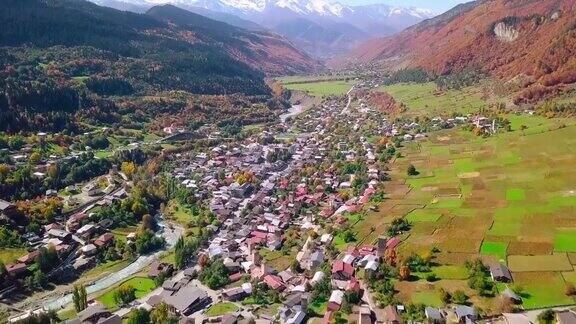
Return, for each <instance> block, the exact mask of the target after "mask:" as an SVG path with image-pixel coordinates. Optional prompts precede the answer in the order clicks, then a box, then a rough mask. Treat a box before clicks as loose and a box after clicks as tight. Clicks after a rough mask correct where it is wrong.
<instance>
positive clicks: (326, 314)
mask: <svg viewBox="0 0 576 324" xmlns="http://www.w3.org/2000/svg"><path fill="white" fill-rule="evenodd" d="M363 86H364V87H372V86H373V85H372V84H371V83H370V82H367V83H365V84H364V83H361V84H360V85H359V88H361V87H363ZM349 96H350V94H349ZM387 118H388V117H387V116H386V115H384V114H382V112H380V111H378V110H377V109H375V108H373V107H370V105H369V104H367V103H365V102H364V101H363V99H362V98H357V100H351V99H350V97H333V98H328V99H326V100H324V101H323V102H322V104H321V105H320V106H317V107H314V109H309V110H306V111H304V112H303V113H301V114H300V115H297V116H294V117H290V118H288V120H287V121H286V122H284V123H282V124H280V125H277V126H275V127H273V128H270V129H266V130H264V131H262V132H261V133H257V134H254V135H252V136H250V137H248V138H246V139H243V140H239V141H229V142H226V143H223V144H218V145H216V146H214V147H211V148H209V149H208V150H202V149H201V150H193V151H189V152H181V153H177V154H173V155H170V156H169V157H168V161H169V162H168V163H169V164H170V166H171V171H170V177H171V178H172V179H173V180H174V184H175V186H176V187H177V188H178V190H181V191H184V192H186V193H187V195H188V197H187V198H186V199H188V200H189V201H193V202H194V205H201V206H205V208H206V209H207V210H208V211H209V213H210V214H211V215H213V219H212V222H211V223H210V224H207V225H206V226H205V229H206V230H207V231H208V233H210V235H209V238H208V239H207V240H206V242H204V243H203V244H202V245H201V248H200V249H199V251H197V252H196V253H194V255H193V256H191V257H190V258H189V259H187V260H185V261H186V262H185V263H186V264H185V265H184V267H182V268H180V269H176V268H175V267H174V265H173V264H171V263H169V262H163V261H160V260H159V259H158V257H157V256H158V255H159V254H158V253H155V252H154V251H155V250H153V249H152V250H146V251H142V255H143V256H144V255H148V254H150V253H152V255H151V256H149V257H147V258H146V259H145V262H144V264H145V265H146V267H141V269H148V270H147V271H148V272H147V276H148V277H149V278H152V279H155V280H156V279H157V278H162V279H163V280H162V281H160V282H159V285H158V287H157V288H156V289H154V290H153V291H152V292H150V293H148V294H146V295H145V296H142V297H139V298H138V299H137V300H135V301H132V302H130V303H127V304H125V305H122V306H121V307H120V308H119V309H118V310H115V311H110V310H109V309H107V308H106V307H105V306H104V305H103V304H102V303H100V302H98V301H97V300H91V301H90V302H89V303H88V305H86V307H85V309H83V310H81V311H79V312H78V313H77V315H76V317H75V318H74V319H71V320H68V321H67V323H122V319H123V318H126V317H128V316H129V315H130V314H131V312H133V311H134V309H144V310H146V311H151V310H154V309H155V308H157V307H159V305H168V307H169V308H170V309H171V310H172V312H173V313H174V314H175V316H177V317H178V318H179V319H180V322H181V323H202V322H206V321H208V322H222V323H236V322H246V321H249V320H255V322H256V323H275V322H280V323H291V324H292V323H294V324H296V323H305V322H307V321H309V320H310V319H314V320H317V321H321V322H322V323H332V322H334V321H336V322H357V323H361V324H364V323H400V322H404V321H405V320H404V318H405V317H403V316H404V315H405V314H406V313H409V312H412V311H414V310H411V309H407V308H406V306H404V305H401V304H387V303H386V302H385V300H386V299H385V297H386V296H387V295H391V294H393V291H392V292H390V291H389V288H386V287H384V286H386V282H389V281H390V271H396V270H393V269H394V268H396V267H397V266H398V264H397V261H398V260H396V257H395V255H396V252H395V249H396V248H397V246H398V245H399V244H401V243H402V239H401V238H402V237H403V235H402V234H403V233H404V232H405V231H408V230H409V224H408V223H407V222H402V221H399V222H397V223H396V224H395V226H394V228H392V229H389V230H388V231H386V232H383V233H373V235H372V237H373V238H374V239H373V240H372V241H360V242H358V241H357V238H356V237H354V235H353V234H352V233H351V231H349V228H350V227H352V226H354V225H355V223H357V222H358V221H359V220H361V218H362V217H365V215H366V214H368V213H376V212H378V211H379V203H380V202H381V201H382V200H383V199H384V197H385V195H386V185H385V182H386V181H388V180H389V179H390V175H389V174H388V165H387V164H388V163H389V162H390V161H391V160H392V159H393V158H394V157H395V156H397V154H398V152H397V151H396V148H397V147H399V146H401V145H402V143H403V142H410V141H418V140H422V139H425V138H426V137H427V134H426V132H425V130H427V129H430V130H434V129H448V128H453V127H458V126H467V125H472V127H473V128H474V129H481V130H484V131H485V132H486V134H490V133H494V132H496V131H497V127H496V125H497V122H496V120H495V119H491V118H487V117H484V116H478V115H477V116H456V117H452V118H442V117H435V118H432V119H431V120H429V121H427V124H426V125H420V124H419V123H418V122H416V121H414V120H410V119H406V120H404V121H402V122H401V123H398V122H390V121H388V119H387ZM165 132H166V133H167V134H168V135H171V134H172V129H169V130H165ZM214 136H216V137H217V136H218V134H214ZM375 136H379V137H386V138H390V139H392V140H391V141H388V142H384V143H374V142H373V141H371V140H370V139H371V137H375ZM409 172H410V171H409ZM38 176H40V175H38ZM67 191H70V192H74V193H75V194H72V195H69V196H66V197H63V198H61V199H62V200H64V201H65V204H66V206H69V207H71V208H69V211H67V212H66V213H62V215H59V216H58V217H56V218H55V219H54V222H53V223H51V224H49V225H46V226H44V228H43V230H42V232H43V236H41V237H40V236H38V235H35V234H33V233H30V235H26V236H25V237H24V238H25V240H26V241H27V244H28V246H29V248H30V250H31V252H29V253H28V254H26V255H23V256H21V257H20V258H18V261H17V262H16V263H12V264H7V265H6V271H7V274H8V276H9V277H11V278H13V280H18V279H22V278H24V277H26V276H28V275H30V271H31V266H33V265H34V264H35V263H36V262H37V260H38V258H39V255H40V254H46V253H47V252H46V251H51V250H52V249H54V250H55V252H56V254H57V259H58V260H60V262H58V263H57V266H56V263H54V264H52V266H53V268H52V269H50V271H49V272H48V273H47V274H46V275H47V277H48V278H51V277H59V276H62V275H63V274H66V273H68V272H69V271H72V272H73V273H76V274H81V273H82V272H83V271H85V270H86V269H89V268H91V267H93V266H94V265H95V263H96V262H95V260H96V259H97V258H98V256H99V255H102V254H103V253H105V252H106V251H108V250H109V248H110V247H112V246H115V239H116V236H115V235H114V234H112V233H111V232H110V231H109V230H108V229H109V228H111V227H113V223H114V220H113V219H111V218H108V217H102V218H100V219H98V217H95V216H96V212H94V209H95V208H96V209H101V208H102V207H104V206H111V205H113V204H115V203H121V202H122V201H124V200H126V199H131V198H132V197H131V191H132V183H131V181H130V176H129V175H127V174H126V173H125V172H124V171H123V170H119V168H118V167H117V166H113V167H112V168H111V169H110V172H109V173H108V174H106V175H104V176H101V177H99V178H98V179H97V180H94V181H89V182H87V183H86V184H85V185H84V186H83V187H81V188H77V187H76V186H71V187H70V188H67ZM45 196H46V197H59V196H60V195H59V194H58V193H57V192H54V191H49V192H48V191H47V192H46V195H45ZM71 201H75V202H74V203H73V204H72V203H71ZM0 210H1V211H2V215H3V217H5V219H7V220H10V219H11V218H14V214H15V213H16V211H15V206H14V205H13V204H11V203H10V202H7V201H0ZM154 215H155V216H154V217H153V218H154V223H155V224H156V226H154V227H155V229H156V233H155V236H156V237H157V238H159V239H160V240H162V241H163V244H166V246H165V247H164V248H163V250H168V249H169V248H171V247H173V246H174V245H175V244H177V243H176V241H177V240H179V239H180V238H181V236H182V232H183V231H184V229H182V228H179V226H180V225H174V224H172V223H171V221H167V220H166V219H165V215H162V213H154ZM96 219H98V221H95V220H96ZM181 225H182V224H181ZM173 226H177V227H178V228H177V229H174V228H173ZM374 231H375V230H374V229H371V231H370V232H374ZM170 233H172V234H173V235H172V236H173V237H169V236H167V234H170ZM138 235H141V234H137V233H136V232H130V233H127V235H126V244H127V245H128V246H130V245H132V246H134V245H135V244H136V241H137V240H138ZM350 243H353V244H350ZM124 249H125V248H124ZM119 252H120V251H119ZM141 258H142V257H141ZM278 260H282V261H283V262H278ZM489 269H490V274H491V276H492V279H493V280H495V281H501V282H509V281H511V276H510V271H509V270H508V269H507V268H506V266H505V265H503V264H493V265H490V268H489ZM216 270H217V271H218V275H219V276H223V277H224V278H218V281H219V282H218V283H215V284H212V282H210V281H208V280H206V278H207V277H210V276H211V275H213V274H211V273H210V272H211V271H214V272H216ZM399 271H400V273H399V276H400V280H402V279H407V278H408V277H409V276H410V274H409V273H408V274H406V273H405V272H406V270H405V269H403V267H402V266H401V267H400V268H399ZM214 275H215V274H214ZM382 285H384V286H382ZM16 287H17V285H12V286H9V287H8V288H7V289H5V290H3V296H4V298H10V297H8V296H12V295H13V294H14V293H16V290H17V288H16ZM506 296H507V298H509V299H510V300H511V301H513V302H515V303H516V302H518V301H519V300H520V299H521V297H519V296H518V295H517V294H515V293H514V292H513V291H512V290H511V289H508V290H507V291H506ZM71 299H72V297H71V296H70V295H67V296H66V297H64V298H61V299H60V301H59V302H58V301H55V300H52V301H50V300H49V301H46V302H45V303H44V305H43V306H44V308H51V307H54V305H57V306H58V307H61V308H63V307H65V306H66V304H68V303H70V302H71ZM271 299H272V300H271ZM246 301H249V302H246ZM266 304H280V306H279V307H278V308H277V309H276V310H275V311H274V312H272V313H268V314H259V315H256V317H255V316H254V314H258V312H257V310H258V309H259V308H261V307H263V306H262V305H266ZM218 305H228V306H231V307H232V308H233V309H234V311H231V312H228V313H226V314H223V315H216V316H210V315H209V314H208V312H207V310H209V309H211V308H212V307H216V306H218ZM318 305H321V306H320V307H318ZM393 305H394V306H393ZM44 308H40V309H36V310H31V311H29V312H27V313H25V314H23V315H19V316H17V317H14V318H12V319H11V322H17V321H19V320H22V319H24V318H26V317H27V316H32V315H33V314H36V313H38V312H40V311H43V309H44ZM314 309H316V310H319V311H320V312H316V313H314ZM311 310H312V312H311ZM423 312H424V314H425V318H426V319H427V321H428V322H430V323H444V322H451V323H455V322H460V323H469V322H475V321H477V320H480V319H481V314H479V313H478V312H477V310H476V309H475V308H474V307H473V306H471V305H469V304H460V305H459V304H453V305H451V306H448V307H446V308H438V307H431V306H427V307H426V308H425V309H424V310H423ZM507 316H508V317H507ZM521 316H522V315H520V314H510V315H505V316H503V317H502V318H499V319H491V320H493V321H494V322H498V321H501V322H502V323H530V321H529V320H528V318H527V317H526V318H524V317H521ZM565 317H566V318H571V319H569V320H568V321H565V322H561V323H571V320H574V319H576V315H574V313H572V312H565V313H561V315H559V318H565Z"/></svg>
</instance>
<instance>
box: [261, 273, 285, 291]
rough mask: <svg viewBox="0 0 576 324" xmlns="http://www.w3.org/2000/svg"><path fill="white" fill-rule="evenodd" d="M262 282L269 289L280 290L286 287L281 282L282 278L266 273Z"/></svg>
mask: <svg viewBox="0 0 576 324" xmlns="http://www.w3.org/2000/svg"><path fill="white" fill-rule="evenodd" d="M264 282H265V283H266V284H267V285H268V287H270V288H271V289H274V290H277V291H282V290H284V289H286V286H285V285H284V283H283V282H282V279H281V278H280V277H278V276H275V275H270V274H269V275H266V276H264Z"/></svg>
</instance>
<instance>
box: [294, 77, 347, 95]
mask: <svg viewBox="0 0 576 324" xmlns="http://www.w3.org/2000/svg"><path fill="white" fill-rule="evenodd" d="M353 85H354V82H351V81H322V82H310V83H291V84H287V85H285V88H286V89H289V90H299V91H304V92H307V93H308V94H310V95H313V96H319V97H321V96H328V95H343V94H346V93H347V92H348V91H349V90H350V88H352V86H353Z"/></svg>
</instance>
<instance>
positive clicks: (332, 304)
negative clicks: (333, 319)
mask: <svg viewBox="0 0 576 324" xmlns="http://www.w3.org/2000/svg"><path fill="white" fill-rule="evenodd" d="M343 300H344V292H343V291H342V290H333V291H332V294H330V299H329V300H328V310H331V311H333V312H336V311H338V310H339V309H340V306H341V305H342V301H343Z"/></svg>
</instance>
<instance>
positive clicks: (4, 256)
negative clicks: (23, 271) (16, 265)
mask: <svg viewBox="0 0 576 324" xmlns="http://www.w3.org/2000/svg"><path fill="white" fill-rule="evenodd" d="M26 253H28V251H27V250H26V249H1V250H0V261H2V263H4V264H5V265H6V264H9V263H12V262H14V261H16V260H18V258H20V257H21V256H23V255H25V254H26Z"/></svg>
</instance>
